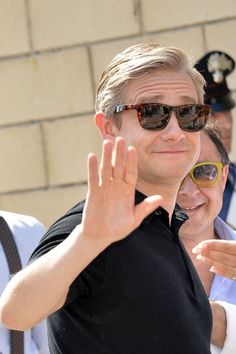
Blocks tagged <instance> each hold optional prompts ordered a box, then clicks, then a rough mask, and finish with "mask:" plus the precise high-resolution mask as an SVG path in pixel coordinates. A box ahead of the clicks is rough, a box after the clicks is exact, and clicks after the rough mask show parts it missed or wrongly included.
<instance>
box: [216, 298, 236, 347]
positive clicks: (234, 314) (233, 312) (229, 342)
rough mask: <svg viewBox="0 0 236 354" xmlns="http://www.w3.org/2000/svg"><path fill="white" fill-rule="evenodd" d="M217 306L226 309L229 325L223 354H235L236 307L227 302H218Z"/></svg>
mask: <svg viewBox="0 0 236 354" xmlns="http://www.w3.org/2000/svg"><path fill="white" fill-rule="evenodd" d="M216 304H219V305H220V306H222V307H223V308H224V311H225V315H226V323H227V327H226V338H225V341H224V344H223V348H222V351H221V354H234V353H236V338H235V328H236V305H233V304H229V303H228V302H225V301H216Z"/></svg>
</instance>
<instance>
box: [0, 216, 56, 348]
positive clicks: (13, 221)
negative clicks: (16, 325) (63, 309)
mask: <svg viewBox="0 0 236 354" xmlns="http://www.w3.org/2000/svg"><path fill="white" fill-rule="evenodd" d="M0 217H2V218H3V219H4V220H5V221H6V223H7V224H8V226H9V228H10V230H11V232H12V235H13V237H14V240H15V243H16V247H17V250H18V252H19V256H20V260H21V264H22V267H25V266H26V265H27V263H28V260H29V257H30V255H31V253H32V252H33V250H34V249H35V248H36V246H37V245H38V243H39V241H40V239H41V237H42V236H43V234H44V233H45V228H44V226H43V225H42V224H41V223H40V222H39V221H38V220H36V219H35V218H34V217H32V216H26V215H20V214H16V213H11V212H7V211H1V210H0ZM9 280H10V272H9V266H8V262H7V259H6V255H5V252H4V249H3V247H2V243H1V242H0V295H1V294H2V292H3V290H4V289H5V287H6V285H7V283H8V281H9ZM9 334H10V331H9V329H7V328H6V327H4V326H3V325H2V324H1V323H0V354H11V349H10V335H9ZM24 354H49V349H48V340H47V327H46V322H45V321H42V322H41V323H39V324H38V325H37V326H35V327H33V328H31V329H28V330H26V331H25V332H24Z"/></svg>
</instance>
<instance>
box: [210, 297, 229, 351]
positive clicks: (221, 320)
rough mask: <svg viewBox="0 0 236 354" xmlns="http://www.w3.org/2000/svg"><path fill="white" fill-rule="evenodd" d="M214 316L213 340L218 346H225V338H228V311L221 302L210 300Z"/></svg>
mask: <svg viewBox="0 0 236 354" xmlns="http://www.w3.org/2000/svg"><path fill="white" fill-rule="evenodd" d="M210 304H211V310H212V317H213V326H212V332H211V342H212V343H213V344H215V345H216V346H217V347H220V348H223V346H224V342H225V338H226V327H227V321H226V313H225V309H224V308H223V306H221V305H220V304H218V303H216V302H214V301H210Z"/></svg>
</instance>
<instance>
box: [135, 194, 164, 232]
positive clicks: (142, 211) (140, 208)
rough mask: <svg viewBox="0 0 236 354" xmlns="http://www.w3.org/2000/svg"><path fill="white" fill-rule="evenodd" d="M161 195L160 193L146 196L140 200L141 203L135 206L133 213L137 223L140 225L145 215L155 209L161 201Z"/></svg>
mask: <svg viewBox="0 0 236 354" xmlns="http://www.w3.org/2000/svg"><path fill="white" fill-rule="evenodd" d="M162 200H163V199H162V197H161V196H160V195H152V196H150V197H147V198H146V199H144V201H142V203H140V204H138V205H136V206H135V210H134V215H135V220H136V222H137V225H140V224H141V222H142V221H143V219H144V218H146V216H148V215H149V214H151V213H152V212H153V211H154V210H155V209H157V208H158V207H159V206H160V204H161V202H162Z"/></svg>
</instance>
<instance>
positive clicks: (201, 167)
mask: <svg viewBox="0 0 236 354" xmlns="http://www.w3.org/2000/svg"><path fill="white" fill-rule="evenodd" d="M223 167H224V165H223V163H222V162H215V161H206V162H200V163H197V164H195V165H194V166H193V167H192V169H191V170H190V171H189V176H190V177H191V179H192V181H193V182H194V183H195V184H196V185H197V186H198V187H200V188H211V187H213V186H214V185H215V184H216V183H217V182H218V181H219V178H220V177H221V175H222V169H223Z"/></svg>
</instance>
